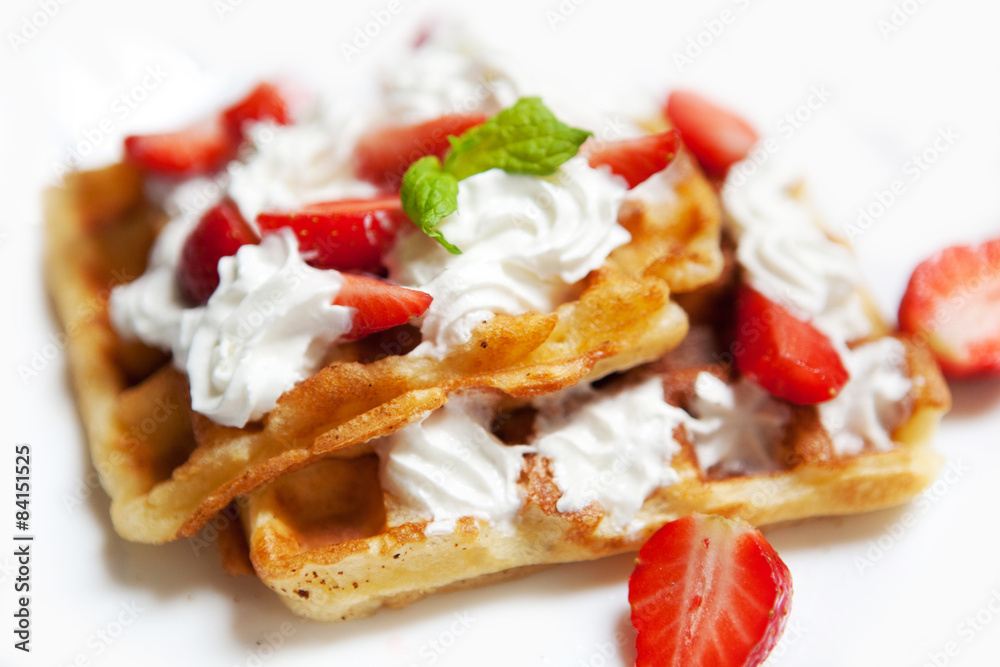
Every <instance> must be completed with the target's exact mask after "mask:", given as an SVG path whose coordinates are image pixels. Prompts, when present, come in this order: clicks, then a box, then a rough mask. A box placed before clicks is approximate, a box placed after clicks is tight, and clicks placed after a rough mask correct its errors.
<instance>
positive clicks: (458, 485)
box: [374, 393, 532, 532]
mask: <svg viewBox="0 0 1000 667" xmlns="http://www.w3.org/2000/svg"><path fill="white" fill-rule="evenodd" d="M495 400H496V398H495V397H491V396H490V395H487V394H476V393H470V394H455V395H452V396H451V397H450V398H449V400H448V402H447V403H445V404H444V406H442V407H441V408H439V409H437V410H435V411H434V412H433V413H431V414H430V415H429V416H428V417H426V418H424V419H423V420H422V421H420V422H417V423H414V424H410V425H409V426H407V427H405V428H403V429H401V430H399V431H397V432H396V433H394V434H393V435H391V436H388V437H386V438H383V439H381V440H379V441H378V442H376V443H375V445H374V449H375V451H376V453H377V454H378V456H379V459H380V461H381V465H380V475H381V480H382V488H383V489H385V490H387V491H389V492H390V493H392V494H393V495H394V496H396V497H397V498H399V499H400V500H401V501H403V502H404V503H405V504H406V506H407V507H409V508H411V509H413V510H415V511H416V512H418V513H419V514H421V515H423V516H424V517H425V518H427V519H430V520H432V521H433V524H432V525H431V526H430V530H431V532H445V531H444V530H441V529H442V528H446V527H447V526H449V525H452V524H453V522H454V521H455V520H457V519H460V518H462V517H467V516H469V517H477V518H480V519H486V520H489V521H490V522H491V523H492V524H493V525H495V526H498V527H503V526H510V525H511V524H512V522H513V520H514V518H515V517H516V515H517V513H518V511H519V510H520V508H521V505H522V504H523V502H524V499H523V497H522V495H521V491H520V489H519V488H518V485H517V480H518V477H520V475H521V468H522V465H523V459H524V455H525V454H526V453H528V452H530V451H532V448H531V447H528V446H525V445H506V444H504V443H503V442H501V441H500V440H498V439H497V438H496V436H494V435H493V434H492V433H491V432H490V429H489V426H490V419H491V417H492V414H493V406H494V404H495ZM435 524H436V525H435Z"/></svg>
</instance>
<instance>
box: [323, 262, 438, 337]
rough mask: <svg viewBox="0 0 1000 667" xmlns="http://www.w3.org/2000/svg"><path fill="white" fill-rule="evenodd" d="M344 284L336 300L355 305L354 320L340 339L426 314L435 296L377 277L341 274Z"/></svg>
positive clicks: (345, 304) (342, 303)
mask: <svg viewBox="0 0 1000 667" xmlns="http://www.w3.org/2000/svg"><path fill="white" fill-rule="evenodd" d="M341 275H343V277H344V286H343V287H341V288H340V293H339V294H337V298H336V299H334V301H333V303H334V304H335V305H338V306H350V307H351V308H356V309H357V312H356V313H355V314H354V324H353V326H352V327H351V330H350V331H349V332H348V333H346V334H344V335H343V336H342V337H341V340H344V341H351V340H359V339H361V338H364V337H365V336H367V335H368V334H372V333H375V332H376V331H382V330H384V329H389V328H391V327H395V326H399V325H400V324H406V323H407V322H409V321H410V320H412V319H413V318H414V317H419V316H420V315H423V314H424V313H425V312H426V311H427V309H428V308H430V305H431V301H433V300H434V298H433V297H432V296H431V295H430V294H427V293H426V292H420V291H417V290H415V289H407V288H406V287H399V286H398V285H393V284H391V283H387V282H384V281H382V280H376V279H375V278H366V277H365V276H357V275H353V274H350V273H344V274H341Z"/></svg>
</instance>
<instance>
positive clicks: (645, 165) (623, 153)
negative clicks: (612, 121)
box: [583, 130, 681, 189]
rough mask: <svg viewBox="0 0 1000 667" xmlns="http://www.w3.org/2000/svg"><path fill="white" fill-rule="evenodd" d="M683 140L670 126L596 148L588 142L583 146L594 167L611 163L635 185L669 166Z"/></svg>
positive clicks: (615, 169)
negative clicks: (642, 135)
mask: <svg viewBox="0 0 1000 667" xmlns="http://www.w3.org/2000/svg"><path fill="white" fill-rule="evenodd" d="M680 143H681V141H680V134H679V133H678V132H677V130H667V131H666V132H661V133H660V134H650V135H647V136H645V137H638V138H635V139H623V140H621V141H612V142H608V143H607V144H605V145H604V147H602V148H599V149H594V150H589V149H588V147H587V146H586V145H585V146H584V147H583V150H584V151H585V152H586V153H587V161H588V163H589V164H590V166H591V167H594V168H595V169H596V168H597V167H599V166H601V165H607V166H608V167H610V168H611V171H612V172H613V173H615V174H618V175H619V176H621V177H622V178H624V179H625V180H626V181H627V182H628V187H629V188H630V189H631V188H634V187H635V186H637V185H639V184H640V183H642V182H643V181H645V180H646V179H647V178H649V177H650V176H652V175H653V174H655V173H656V172H658V171H663V170H664V169H666V168H667V166H668V165H669V164H670V163H671V162H673V161H674V158H675V157H676V156H677V151H678V149H679V148H680Z"/></svg>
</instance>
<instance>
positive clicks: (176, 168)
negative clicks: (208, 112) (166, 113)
mask: <svg viewBox="0 0 1000 667" xmlns="http://www.w3.org/2000/svg"><path fill="white" fill-rule="evenodd" d="M238 147H239V142H238V141H234V139H233V137H232V136H231V135H230V134H229V132H228V131H227V130H226V128H225V127H224V126H223V125H222V124H221V123H219V122H218V121H214V120H213V121H208V122H205V123H202V124H199V125H196V126H193V127H190V128H187V129H185V130H180V131H178V132H167V133H164V134H143V135H132V136H128V137H125V160H126V161H127V162H129V163H130V164H132V165H134V166H136V167H138V168H139V169H142V170H143V171H149V172H153V173H156V174H161V175H163V176H175V177H182V176H194V175H197V174H208V173H211V172H213V171H216V170H217V169H219V168H221V167H222V166H223V165H225V164H226V162H228V161H229V160H231V159H232V158H234V157H236V150H237V148H238Z"/></svg>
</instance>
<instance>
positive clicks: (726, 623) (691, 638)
mask: <svg viewBox="0 0 1000 667" xmlns="http://www.w3.org/2000/svg"><path fill="white" fill-rule="evenodd" d="M628 600H629V603H630V604H631V605H632V625H634V626H635V629H636V630H637V631H638V637H637V638H636V649H637V653H638V656H637V659H636V663H635V664H636V666H637V667H646V666H647V665H650V666H652V665H655V666H656V667H709V666H711V667H735V666H737V665H739V666H740V667H750V666H754V665H759V664H761V663H762V662H763V661H764V659H765V658H767V655H768V654H769V653H770V652H771V649H773V648H774V646H775V644H777V643H778V639H779V638H780V637H781V633H782V632H783V631H784V629H785V623H786V622H787V620H788V613H789V611H790V610H791V604H792V602H791V600H792V578H791V574H790V573H789V571H788V567H787V566H786V565H785V564H784V562H782V560H781V558H779V557H778V554H777V553H775V551H774V549H773V548H772V547H771V545H770V544H768V543H767V541H766V540H765V539H764V537H763V536H762V535H761V534H760V533H758V532H757V531H756V530H754V529H753V527H751V526H750V525H749V524H746V523H743V522H741V521H733V520H731V519H726V518H724V517H721V516H713V515H703V514H692V515H689V516H686V517H684V518H682V519H678V520H676V521H673V522H671V523H668V524H667V525H665V526H663V527H662V528H660V530H658V531H656V533H654V534H653V536H652V537H651V538H649V540H648V541H647V542H646V544H645V545H643V547H642V549H640V550H639V557H638V559H637V560H636V567H635V571H634V572H633V573H632V576H631V578H630V579H629V582H628Z"/></svg>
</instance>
